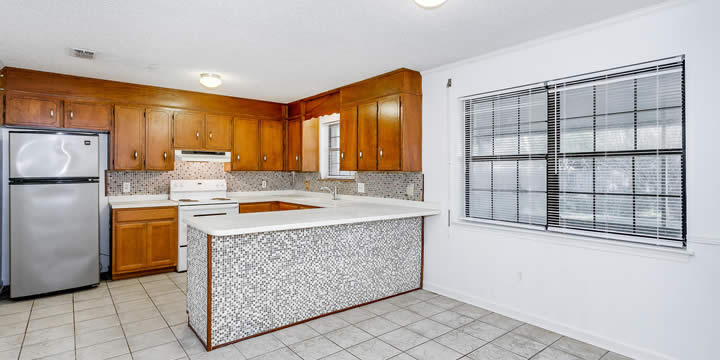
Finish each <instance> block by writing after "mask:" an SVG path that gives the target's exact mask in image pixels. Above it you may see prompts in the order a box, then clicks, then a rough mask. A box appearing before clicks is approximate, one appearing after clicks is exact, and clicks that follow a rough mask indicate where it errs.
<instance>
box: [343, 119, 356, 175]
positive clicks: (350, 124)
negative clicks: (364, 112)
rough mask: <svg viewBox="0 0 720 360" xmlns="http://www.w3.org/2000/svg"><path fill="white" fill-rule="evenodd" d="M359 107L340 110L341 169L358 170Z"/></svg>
mask: <svg viewBox="0 0 720 360" xmlns="http://www.w3.org/2000/svg"><path fill="white" fill-rule="evenodd" d="M357 154H358V153H357V107H355V106H353V107H350V108H346V109H342V110H340V170H343V171H355V170H357Z"/></svg>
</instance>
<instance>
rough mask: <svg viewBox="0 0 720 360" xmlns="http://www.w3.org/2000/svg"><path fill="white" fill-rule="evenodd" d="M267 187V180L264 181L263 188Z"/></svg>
mask: <svg viewBox="0 0 720 360" xmlns="http://www.w3.org/2000/svg"><path fill="white" fill-rule="evenodd" d="M266 187H267V180H263V181H262V188H263V189H265V188H266Z"/></svg>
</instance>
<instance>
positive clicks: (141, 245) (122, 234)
mask: <svg viewBox="0 0 720 360" xmlns="http://www.w3.org/2000/svg"><path fill="white" fill-rule="evenodd" d="M146 231H147V228H146V224H145V223H124V224H123V223H116V224H115V229H114V230H113V253H112V266H113V273H119V272H127V271H134V270H139V269H142V268H143V267H145V263H146V251H147V244H146V235H147V233H146Z"/></svg>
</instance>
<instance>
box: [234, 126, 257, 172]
mask: <svg viewBox="0 0 720 360" xmlns="http://www.w3.org/2000/svg"><path fill="white" fill-rule="evenodd" d="M231 165H232V170H235V171H237V170H259V169H260V124H259V121H258V120H257V119H247V118H240V117H236V118H234V119H233V151H232V164H231Z"/></svg>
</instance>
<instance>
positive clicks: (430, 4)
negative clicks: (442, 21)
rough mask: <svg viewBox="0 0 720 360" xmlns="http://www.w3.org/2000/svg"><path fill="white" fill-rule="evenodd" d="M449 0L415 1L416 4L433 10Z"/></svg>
mask: <svg viewBox="0 0 720 360" xmlns="http://www.w3.org/2000/svg"><path fill="white" fill-rule="evenodd" d="M446 1H447V0H415V3H416V4H418V5H420V6H422V7H424V8H426V9H432V8H436V7H438V6H440V5H442V4H444V3H445V2H446Z"/></svg>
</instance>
